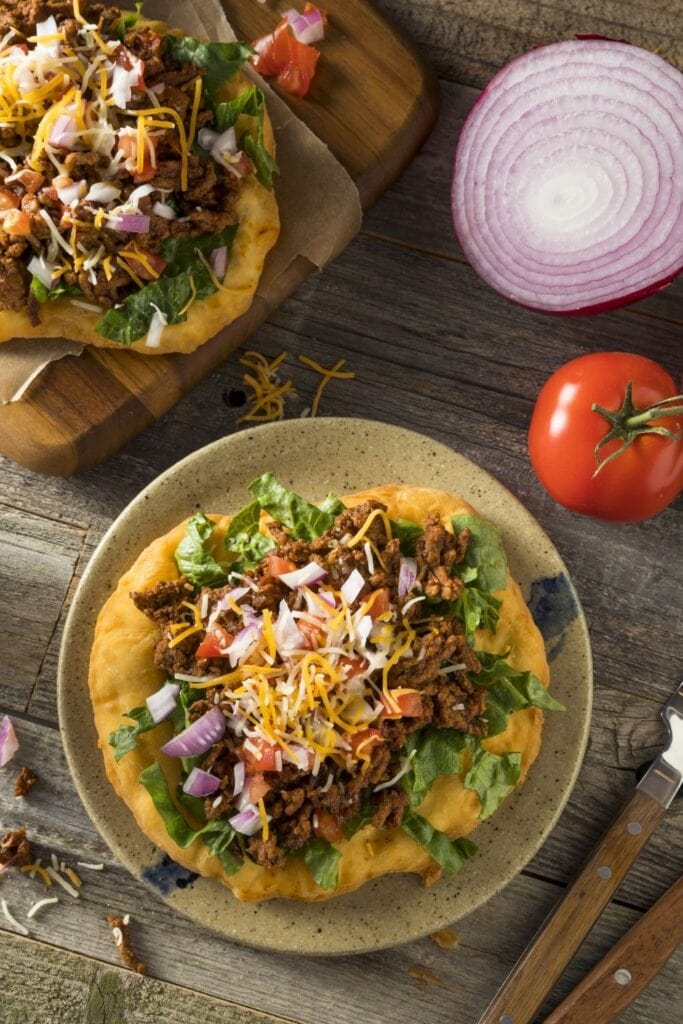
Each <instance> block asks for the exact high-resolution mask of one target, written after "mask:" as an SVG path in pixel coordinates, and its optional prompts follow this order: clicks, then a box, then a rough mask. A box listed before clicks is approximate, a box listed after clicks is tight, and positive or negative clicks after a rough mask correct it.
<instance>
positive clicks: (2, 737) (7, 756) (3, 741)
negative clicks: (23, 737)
mask: <svg viewBox="0 0 683 1024" xmlns="http://www.w3.org/2000/svg"><path fill="white" fill-rule="evenodd" d="M18 749H19V740H18V739H17V734H16V733H15V731H14V724H13V723H12V719H11V718H10V716H9V715H5V717H4V718H3V720H2V721H1V722H0V768H4V766H5V765H6V764H7V763H8V762H9V761H11V760H12V758H13V757H14V755H15V754H16V752H17V750H18Z"/></svg>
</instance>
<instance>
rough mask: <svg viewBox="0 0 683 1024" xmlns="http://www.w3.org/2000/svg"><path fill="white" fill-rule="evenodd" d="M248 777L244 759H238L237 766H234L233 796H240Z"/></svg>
mask: <svg viewBox="0 0 683 1024" xmlns="http://www.w3.org/2000/svg"><path fill="white" fill-rule="evenodd" d="M246 778H247V769H246V765H245V764H244V761H238V762H237V764H236V765H235V767H234V768H233V787H232V795H233V796H239V794H240V793H241V792H242V790H243V789H244V783H245V782H246Z"/></svg>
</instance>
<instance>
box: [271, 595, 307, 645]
mask: <svg viewBox="0 0 683 1024" xmlns="http://www.w3.org/2000/svg"><path fill="white" fill-rule="evenodd" d="M273 634H274V636H275V646H276V647H277V649H278V651H279V653H280V654H283V653H285V652H286V651H291V650H294V649H296V648H297V647H301V645H302V644H303V637H302V635H301V633H300V632H299V630H298V628H297V625H296V621H295V619H294V616H293V615H292V613H291V611H290V610H289V607H288V605H287V602H286V601H280V608H279V611H278V615H277V620H276V621H275V623H274V624H273Z"/></svg>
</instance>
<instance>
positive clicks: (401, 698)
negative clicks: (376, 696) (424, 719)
mask: <svg viewBox="0 0 683 1024" xmlns="http://www.w3.org/2000/svg"><path fill="white" fill-rule="evenodd" d="M389 693H390V695H391V697H392V698H393V700H392V701H390V700H389V699H388V698H387V697H386V696H385V695H384V694H382V712H381V717H382V718H419V717H420V715H421V714H422V698H421V697H420V694H419V693H398V692H397V691H396V690H389ZM394 701H395V702H396V704H398V711H397V710H396V708H395V706H394V703H393V702H394Z"/></svg>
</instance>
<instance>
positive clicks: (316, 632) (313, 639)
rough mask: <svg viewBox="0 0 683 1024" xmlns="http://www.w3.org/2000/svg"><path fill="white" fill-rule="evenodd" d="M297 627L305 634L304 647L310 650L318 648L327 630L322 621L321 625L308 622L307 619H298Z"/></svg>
mask: <svg viewBox="0 0 683 1024" xmlns="http://www.w3.org/2000/svg"><path fill="white" fill-rule="evenodd" d="M297 627H298V629H299V632H300V633H302V634H303V638H304V647H306V648H307V649H308V650H309V651H314V650H316V648H317V647H318V644H319V642H320V640H321V639H322V638H323V637H324V636H325V630H324V629H323V624H322V622H321V623H320V625H319V626H316V625H314V624H313V623H312V622H308V621H307V620H306V619H298V621H297Z"/></svg>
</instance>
